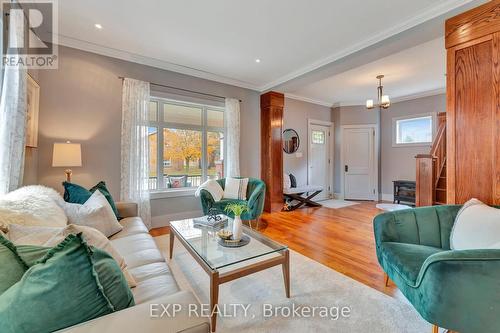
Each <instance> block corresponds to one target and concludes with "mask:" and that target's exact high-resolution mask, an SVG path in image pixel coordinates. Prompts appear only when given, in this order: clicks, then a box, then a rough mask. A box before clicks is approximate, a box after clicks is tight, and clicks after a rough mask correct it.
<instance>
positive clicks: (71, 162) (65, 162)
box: [52, 142, 82, 167]
mask: <svg viewBox="0 0 500 333" xmlns="http://www.w3.org/2000/svg"><path fill="white" fill-rule="evenodd" d="M52 166H53V167H78V166H82V148H81V145H80V144H79V143H71V142H66V143H54V152H53V154H52Z"/></svg>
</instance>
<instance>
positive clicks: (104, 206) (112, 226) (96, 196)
mask: <svg viewBox="0 0 500 333" xmlns="http://www.w3.org/2000/svg"><path fill="white" fill-rule="evenodd" d="M64 211H65V212H66V215H67V216H68V220H69V223H71V224H77V225H83V226H87V227H92V228H95V229H97V230H99V231H100V232H102V233H103V234H104V236H106V237H110V236H112V235H114V234H116V233H117V232H119V231H121V230H122V229H123V226H122V225H121V224H120V223H119V222H118V220H117V219H116V215H115V213H113V209H112V208H111V206H110V204H109V202H108V200H106V197H104V195H103V194H102V193H101V192H100V191H95V192H94V193H93V194H92V196H91V197H90V198H89V199H88V200H87V201H86V202H85V203H84V204H83V205H80V204H74V203H68V202H66V203H65V205H64Z"/></svg>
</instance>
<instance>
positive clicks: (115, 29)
mask: <svg viewBox="0 0 500 333" xmlns="http://www.w3.org/2000/svg"><path fill="white" fill-rule="evenodd" d="M471 1H472V0H442V1H435V0H418V1H415V0H379V1H366V0H336V1H332V0H314V1H306V0H272V1H269V0H253V1H243V0H239V1H235V0H211V1H203V0H183V1H173V0H169V1H165V0H148V1H137V0H133V1H132V0H121V1H117V0H115V1H109V0H108V1H103V0H86V1H76V0H72V1H68V0H64V1H59V44H62V45H67V46H71V47H76V48H80V49H84V50H88V51H92V52H96V53H101V54H105V55H109V56H114V57H117V58H122V59H126V60H132V61H135V62H139V63H144V64H148V65H152V66H156V67H159V68H165V69H169V70H174V71H178V72H181V73H185V74H189V75H194V76H199V77H203V78H208V79H212V80H216V81H220V82H225V83H229V84H234V85H237V86H242V87H246V88H251V89H255V90H259V91H263V90H266V89H269V88H272V87H274V86H276V85H278V84H281V83H283V82H286V81H289V80H291V79H293V78H296V77H299V76H301V75H303V74H305V73H307V72H309V71H312V70H315V69H317V68H319V67H321V66H324V65H326V64H328V63H331V62H333V61H335V60H338V59H340V58H342V57H345V56H347V55H349V54H351V53H353V52H356V51H359V50H361V49H363V48H365V47H367V46H370V45H372V44H375V43H377V42H380V41H382V40H384V39H386V38H388V37H390V36H393V35H395V34H397V33H400V32H402V31H405V30H407V29H409V28H412V27H414V26H416V25H418V24H421V23H423V22H425V21H427V20H429V19H432V18H434V17H437V16H440V15H442V14H444V13H447V12H448V11H450V10H452V9H455V8H457V7H459V6H462V5H464V4H467V3H469V2H471ZM95 23H100V24H101V25H102V26H103V29H102V30H98V29H96V28H95V27H94V24H95ZM434 43H437V42H436V41H435V42H434ZM428 48H430V49H427V48H426V50H427V51H429V50H432V48H431V46H428ZM408 52H410V54H403V55H400V56H399V57H396V58H394V59H393V60H394V61H395V63H397V64H398V65H396V64H392V65H391V60H387V61H385V60H386V59H382V60H381V63H380V64H375V65H374V64H369V65H367V66H368V67H367V68H365V69H364V70H361V69H359V71H358V70H355V71H354V72H353V73H344V74H342V75H340V78H338V77H335V78H331V79H327V80H324V82H323V81H322V82H318V83H316V85H317V86H315V87H316V88H315V87H314V85H309V86H305V87H303V88H302V89H299V90H297V91H293V92H292V93H295V94H300V95H303V96H308V97H309V98H315V99H319V100H322V101H325V102H328V103H330V102H333V103H335V102H341V101H354V100H359V97H357V96H355V94H353V91H354V90H355V89H358V90H359V89H363V94H369V93H372V94H373V92H374V91H375V85H376V82H375V79H374V77H375V75H376V74H377V73H378V72H381V71H383V72H384V74H387V76H388V78H387V81H386V85H387V89H388V92H390V91H391V90H392V93H393V94H394V95H398V94H406V93H408V92H412V91H416V90H419V89H422V88H425V89H427V88H430V87H441V86H442V81H443V80H442V77H441V78H440V79H439V77H438V76H439V75H442V74H443V71H442V68H441V65H442V61H443V59H442V58H441V55H442V52H439V56H438V55H436V54H434V60H436V61H438V62H439V63H431V60H432V59H429V58H428V57H425V58H418V57H417V58H415V56H421V55H423V54H425V55H428V54H427V53H423V52H424V51H423V50H418V49H417V50H414V51H408ZM411 52H413V53H411ZM431 53H433V52H431ZM435 53H438V52H435ZM412 57H413V58H412ZM257 58H259V59H261V63H259V64H257V63H256V62H255V59H257ZM415 59H418V60H419V61H422V62H427V66H425V65H422V64H418V65H417V64H414V62H415ZM405 60H406V63H405ZM384 61H385V62H384ZM378 65H380V66H383V67H378V68H376V67H377V66H378ZM431 67H432V69H438V72H437V73H439V75H437V74H436V73H431V72H432V70H431ZM422 69H423V72H424V73H421V71H422ZM398 71H404V72H405V73H409V74H411V73H414V74H415V75H417V76H412V77H411V79H412V80H411V81H415V82H413V83H412V82H411V81H410V82H409V81H406V82H409V83H411V84H409V83H407V84H405V88H404V89H403V88H401V82H402V81H401V77H400V76H401V73H400V72H398ZM432 74H436V76H432ZM431 76H432V82H426V83H425V84H424V85H425V87H422V86H419V84H420V85H421V83H420V82H417V81H418V80H419V79H422V78H423V79H426V78H428V77H431ZM342 79H343V80H348V82H349V83H348V84H347V85H345V84H339V82H340V81H341V80H342ZM398 80H400V81H398ZM343 82H344V83H345V82H346V81H343ZM358 84H359V86H358V87H359V88H356V87H357V85H358ZM344 85H345V86H344ZM365 88H366V89H367V90H366V91H365V90H364V89H365ZM368 88H370V90H368ZM318 89H321V91H319V90H318Z"/></svg>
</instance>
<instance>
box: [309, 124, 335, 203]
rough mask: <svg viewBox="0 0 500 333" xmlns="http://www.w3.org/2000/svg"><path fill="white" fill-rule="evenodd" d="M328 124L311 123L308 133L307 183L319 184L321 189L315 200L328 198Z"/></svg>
mask: <svg viewBox="0 0 500 333" xmlns="http://www.w3.org/2000/svg"><path fill="white" fill-rule="evenodd" d="M329 136H330V126H325V125H316V124H311V126H310V133H309V143H310V153H311V155H310V156H309V185H319V186H322V187H323V191H322V192H321V193H320V194H318V195H317V196H316V197H315V198H314V199H315V200H324V199H328V198H329V194H330V172H329V170H330V167H329V166H330V139H329Z"/></svg>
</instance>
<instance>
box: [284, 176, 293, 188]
mask: <svg viewBox="0 0 500 333" xmlns="http://www.w3.org/2000/svg"><path fill="white" fill-rule="evenodd" d="M283 188H284V189H289V188H292V181H291V180H290V176H289V175H287V174H286V173H284V174H283Z"/></svg>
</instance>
